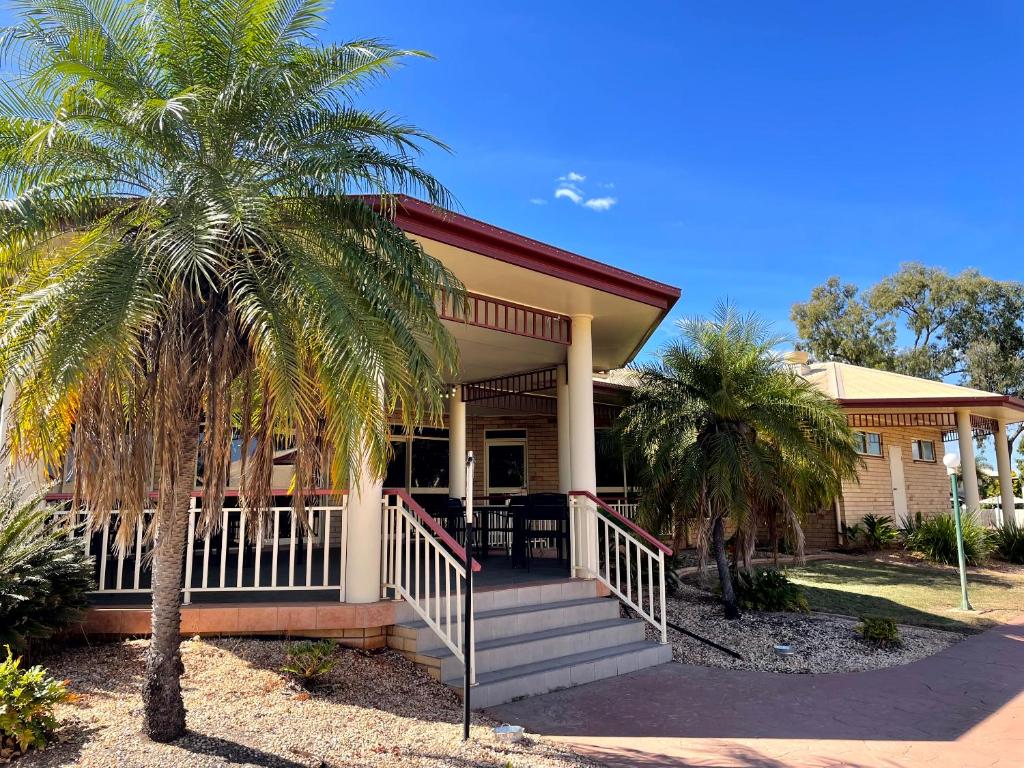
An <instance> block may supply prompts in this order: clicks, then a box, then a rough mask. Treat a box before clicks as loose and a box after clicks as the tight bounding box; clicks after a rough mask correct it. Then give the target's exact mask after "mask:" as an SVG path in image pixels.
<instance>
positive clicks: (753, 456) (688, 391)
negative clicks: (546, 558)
mask: <svg viewBox="0 0 1024 768" xmlns="http://www.w3.org/2000/svg"><path fill="white" fill-rule="evenodd" d="M678 327H679V332H680V335H679V338H678V339H676V340H674V341H672V342H671V343H669V344H668V345H667V346H666V347H665V348H664V349H662V350H661V352H660V353H659V355H658V360H657V361H656V362H652V363H648V364H645V365H642V366H640V367H639V368H638V370H637V387H636V389H635V390H634V393H633V399H632V402H631V403H630V404H629V405H628V406H627V407H626V408H625V409H624V410H623V412H622V415H621V417H620V422H619V425H618V428H619V430H620V433H621V435H622V437H623V439H624V441H625V442H626V444H627V446H629V449H630V450H631V451H632V452H634V454H636V455H637V456H638V457H640V458H641V459H642V464H643V466H645V467H646V469H645V472H646V474H647V477H646V478H645V480H646V483H645V485H646V487H647V489H648V490H647V491H646V492H645V493H643V494H642V496H641V516H642V519H643V521H644V522H645V523H646V524H648V525H652V526H654V527H655V528H656V529H661V530H667V529H668V528H669V526H671V525H673V524H675V523H676V522H677V521H678V520H684V521H693V522H695V523H696V524H697V525H698V526H699V528H698V533H699V535H698V546H699V548H700V550H701V555H702V559H703V557H704V556H705V555H706V554H707V553H708V552H709V551H710V552H711V553H712V554H713V555H714V558H715V563H716V566H717V569H718V577H719V581H720V583H721V587H722V598H723V602H724V605H725V615H726V617H727V618H735V617H737V616H738V615H739V610H738V607H737V605H736V596H735V591H734V587H733V580H732V574H731V572H730V566H729V562H728V556H727V553H726V527H727V525H729V524H731V526H732V527H734V528H735V529H736V564H737V566H740V565H742V566H745V567H749V566H750V559H751V555H752V553H753V550H754V544H755V536H756V534H757V532H758V529H759V527H762V528H763V527H765V526H768V527H770V526H771V525H772V524H773V521H774V520H776V519H781V520H782V521H783V522H784V524H786V525H788V527H789V528H790V529H791V531H792V532H793V535H794V538H795V541H796V543H797V545H798V547H802V541H803V537H802V533H801V528H800V517H801V516H802V515H803V514H805V513H806V512H807V511H809V510H811V509H813V508H816V507H818V508H820V505H823V504H827V503H829V502H830V501H831V499H833V498H834V497H835V496H836V495H837V494H838V493H839V492H840V489H841V486H842V481H843V479H845V478H851V477H854V476H855V474H856V470H857V467H858V464H859V461H860V460H859V458H858V456H857V453H856V450H855V448H854V442H853V433H852V432H851V430H850V428H849V426H848V424H847V421H846V417H845V416H844V415H843V413H842V411H841V409H840V408H839V406H838V405H837V404H836V403H835V402H834V401H832V400H830V399H829V398H828V397H826V396H825V395H824V394H822V393H821V392H819V391H818V390H816V389H815V388H814V387H813V386H811V384H809V383H808V382H807V381H805V380H804V379H802V378H800V377H799V376H798V375H797V373H796V372H794V371H793V370H792V369H791V368H790V367H789V366H787V365H786V364H785V363H784V362H783V361H782V359H781V358H780V357H779V355H778V354H777V353H776V352H775V351H774V349H773V347H775V346H776V345H777V344H778V343H780V341H781V340H780V339H776V338H774V337H772V335H771V334H770V333H769V329H768V327H767V326H766V325H765V324H764V323H763V322H761V321H759V320H758V319H757V318H756V317H754V316H743V315H740V314H739V313H737V312H736V310H735V309H733V308H732V307H731V306H728V305H721V306H719V307H718V308H717V309H716V311H715V313H714V316H713V317H712V318H711V319H704V318H693V319H688V320H683V321H681V322H680V323H679V326H678Z"/></svg>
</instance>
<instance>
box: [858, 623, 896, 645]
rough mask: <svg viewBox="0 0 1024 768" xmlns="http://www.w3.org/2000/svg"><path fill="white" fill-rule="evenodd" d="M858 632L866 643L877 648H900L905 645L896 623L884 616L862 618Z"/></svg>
mask: <svg viewBox="0 0 1024 768" xmlns="http://www.w3.org/2000/svg"><path fill="white" fill-rule="evenodd" d="M857 632H859V633H860V636H861V639H862V640H863V641H864V642H865V643H867V644H869V645H872V646H874V647H875V648H899V647H900V646H901V645H903V639H902V638H901V637H900V629H899V627H897V626H896V622H895V621H893V620H892V619H887V618H885V617H884V616H861V617H860V624H858V625H857Z"/></svg>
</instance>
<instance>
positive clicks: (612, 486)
mask: <svg viewBox="0 0 1024 768" xmlns="http://www.w3.org/2000/svg"><path fill="white" fill-rule="evenodd" d="M594 449H595V450H594V457H595V459H596V460H597V466H596V470H597V487H598V488H600V489H602V490H606V491H607V492H615V493H625V490H626V487H625V476H624V471H625V468H624V467H623V465H622V451H621V450H620V448H619V444H618V441H617V440H616V439H615V436H614V435H613V434H612V431H611V430H610V429H595V430H594Z"/></svg>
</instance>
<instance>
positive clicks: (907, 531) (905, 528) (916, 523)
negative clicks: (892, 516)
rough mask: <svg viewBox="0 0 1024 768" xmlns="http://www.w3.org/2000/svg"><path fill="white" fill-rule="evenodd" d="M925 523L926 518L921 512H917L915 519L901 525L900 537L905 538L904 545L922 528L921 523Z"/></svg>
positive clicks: (912, 518) (909, 519)
mask: <svg viewBox="0 0 1024 768" xmlns="http://www.w3.org/2000/svg"><path fill="white" fill-rule="evenodd" d="M923 522H924V516H923V515H922V514H921V513H920V512H915V513H914V516H913V517H911V518H908V519H906V520H904V521H903V522H902V523H900V527H899V531H900V536H902V537H903V541H904V543H906V542H907V541H909V540H910V537H911V536H913V535H914V533H915V532H916V531H917V529H918V528H920V527H921V523H923Z"/></svg>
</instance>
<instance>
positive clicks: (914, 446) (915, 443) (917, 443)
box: [910, 437, 938, 464]
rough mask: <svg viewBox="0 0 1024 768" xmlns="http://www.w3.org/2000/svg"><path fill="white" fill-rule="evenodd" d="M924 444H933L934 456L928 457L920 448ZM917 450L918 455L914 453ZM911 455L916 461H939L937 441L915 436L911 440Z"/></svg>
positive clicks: (926, 462)
mask: <svg viewBox="0 0 1024 768" xmlns="http://www.w3.org/2000/svg"><path fill="white" fill-rule="evenodd" d="M924 445H928V446H931V451H932V457H931V458H930V459H929V458H926V457H925V455H924V452H923V451H921V450H920V447H921V446H924ZM915 452H917V454H918V455H917V456H915V455H914V453H915ZM910 455H911V457H912V458H913V460H914V461H920V462H922V463H924V464H935V463H936V462H937V461H938V456H937V454H936V453H935V441H934V440H925V439H924V438H923V437H915V438H914V439H913V440H911V441H910Z"/></svg>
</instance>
